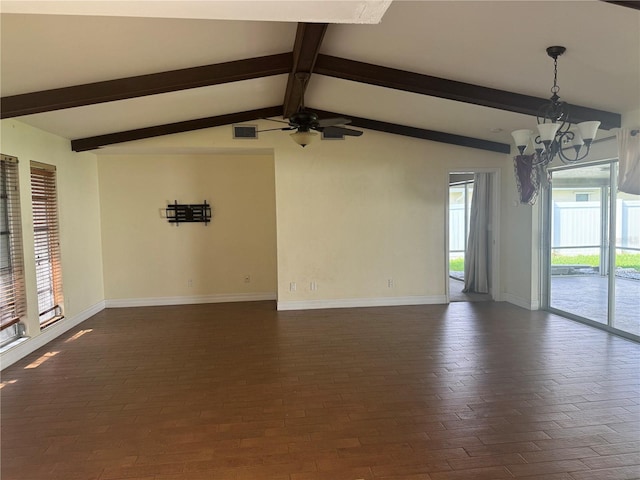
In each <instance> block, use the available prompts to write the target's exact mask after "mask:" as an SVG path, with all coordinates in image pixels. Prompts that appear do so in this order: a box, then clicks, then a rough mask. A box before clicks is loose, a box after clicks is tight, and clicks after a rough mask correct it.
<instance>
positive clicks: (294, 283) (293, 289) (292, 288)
mask: <svg viewBox="0 0 640 480" xmlns="http://www.w3.org/2000/svg"><path fill="white" fill-rule="evenodd" d="M296 288H297V287H296V282H290V283H289V291H290V292H295V291H296Z"/></svg>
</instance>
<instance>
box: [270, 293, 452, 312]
mask: <svg viewBox="0 0 640 480" xmlns="http://www.w3.org/2000/svg"><path fill="white" fill-rule="evenodd" d="M443 303H447V297H446V295H433V296H409V297H376V298H338V299H327V300H301V301H293V302H278V310H315V309H322V308H355V307H392V306H400V305H432V304H443Z"/></svg>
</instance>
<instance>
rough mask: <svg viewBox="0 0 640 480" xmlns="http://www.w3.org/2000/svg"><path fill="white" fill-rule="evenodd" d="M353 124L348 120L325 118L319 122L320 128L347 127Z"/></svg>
mask: <svg viewBox="0 0 640 480" xmlns="http://www.w3.org/2000/svg"><path fill="white" fill-rule="evenodd" d="M349 123H351V120H349V119H348V118H340V117H337V118H323V119H320V120H318V126H320V127H332V126H334V125H347V124H349Z"/></svg>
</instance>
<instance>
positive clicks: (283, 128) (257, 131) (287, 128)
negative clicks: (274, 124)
mask: <svg viewBox="0 0 640 480" xmlns="http://www.w3.org/2000/svg"><path fill="white" fill-rule="evenodd" d="M295 129H296V127H292V126H289V127H282V128H267V129H266V130H256V133H260V132H273V131H275V130H295Z"/></svg>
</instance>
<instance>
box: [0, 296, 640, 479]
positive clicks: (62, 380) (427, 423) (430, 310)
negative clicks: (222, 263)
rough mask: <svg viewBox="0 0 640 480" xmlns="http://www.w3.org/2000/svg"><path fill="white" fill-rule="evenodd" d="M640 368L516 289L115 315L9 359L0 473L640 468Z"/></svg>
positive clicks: (611, 342)
mask: <svg viewBox="0 0 640 480" xmlns="http://www.w3.org/2000/svg"><path fill="white" fill-rule="evenodd" d="M639 366H640V345H638V344H636V343H633V342H630V341H627V340H624V339H622V338H618V337H615V336H613V335H610V334H608V333H606V332H603V331H600V330H596V329H592V328H590V327H588V326H585V325H582V324H579V323H575V322H572V321H570V320H566V319H562V318H560V317H556V316H554V315H550V314H547V313H544V312H529V311H526V310H522V309H520V308H517V307H514V306H511V305H509V304H504V303H493V302H482V303H455V304H451V305H449V306H446V305H432V306H415V307H388V308H362V309H336V310H315V311H304V312H276V311H275V305H274V303H273V302H255V303H237V304H212V305H192V306H180V307H154V308H131V309H110V310H105V311H103V312H101V313H99V314H98V315H96V316H95V317H93V318H91V319H89V320H87V321H86V322H84V323H83V324H81V325H80V326H79V327H77V328H75V329H73V330H72V331H70V332H68V333H67V334H65V335H63V336H62V337H60V338H58V339H56V340H55V341H53V342H51V343H50V344H48V345H47V346H46V347H44V348H42V349H40V350H39V351H37V352H34V354H32V355H30V356H29V357H28V358H25V359H23V360H22V361H20V362H18V363H16V364H14V365H12V366H11V367H9V368H7V369H5V370H4V371H3V374H2V389H1V390H0V395H1V397H2V398H1V400H2V403H1V415H2V416H1V423H2V437H1V447H2V450H1V455H2V458H1V460H2V465H1V478H2V480H44V479H51V480H78V479H83V480H91V479H100V480H119V479H128V480H134V479H135V480H178V479H181V480H182V479H185V480H204V479H206V480H212V479H230V480H244V479H252V480H255V479H270V480H273V479H282V480H316V479H322V480H325V479H326V480H356V479H389V480H392V479H393V480H400V479H404V480H408V479H410V480H445V479H446V480H454V479H455V480H458V479H460V480H462V479H464V480H469V479H471V480H485V479H511V478H518V479H544V480H591V479H593V480H605V479H609V480H611V479H638V478H640V467H639V465H640V453H639V452H640V373H639V372H640V369H639Z"/></svg>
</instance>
